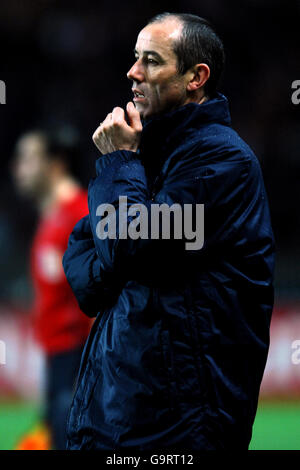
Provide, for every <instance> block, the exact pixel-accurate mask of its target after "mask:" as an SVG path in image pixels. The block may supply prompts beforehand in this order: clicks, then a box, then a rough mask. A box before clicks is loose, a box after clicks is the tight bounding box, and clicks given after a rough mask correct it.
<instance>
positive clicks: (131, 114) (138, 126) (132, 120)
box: [126, 101, 143, 131]
mask: <svg viewBox="0 0 300 470" xmlns="http://www.w3.org/2000/svg"><path fill="white" fill-rule="evenodd" d="M126 111H127V114H128V121H129V125H130V127H132V128H133V129H134V130H136V131H141V130H142V129H143V125H142V121H141V117H140V113H139V112H138V110H137V109H136V107H135V106H134V104H133V103H132V101H130V102H129V103H127V106H126Z"/></svg>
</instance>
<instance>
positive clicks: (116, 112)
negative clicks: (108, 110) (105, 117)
mask: <svg viewBox="0 0 300 470" xmlns="http://www.w3.org/2000/svg"><path fill="white" fill-rule="evenodd" d="M112 120H113V122H115V123H119V124H124V123H126V121H125V111H124V109H122V108H119V107H116V108H114V109H113V112H112Z"/></svg>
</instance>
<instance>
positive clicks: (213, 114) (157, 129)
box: [138, 93, 231, 178]
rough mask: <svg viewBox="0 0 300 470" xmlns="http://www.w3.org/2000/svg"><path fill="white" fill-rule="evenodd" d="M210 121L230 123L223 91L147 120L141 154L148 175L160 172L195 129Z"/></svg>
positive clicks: (226, 124) (140, 149) (141, 143)
mask: <svg viewBox="0 0 300 470" xmlns="http://www.w3.org/2000/svg"><path fill="white" fill-rule="evenodd" d="M209 123H219V124H222V125H225V126H230V125H231V118H230V112H229V104H228V100H227V98H226V97H225V96H224V95H222V94H221V93H216V95H215V96H214V97H213V98H211V99H209V100H208V101H205V102H204V103H202V104H198V103H189V104H186V105H185V106H182V107H180V108H177V109H175V110H173V111H170V112H168V113H165V114H162V115H159V116H156V117H153V118H150V119H148V120H147V121H144V122H143V131H142V136H141V142H140V146H139V150H138V154H139V156H140V159H141V161H142V163H143V165H144V166H145V169H146V172H147V174H148V176H149V177H150V178H153V177H154V176H155V175H157V173H158V172H159V170H160V169H161V168H162V166H163V164H164V162H165V160H166V159H167V158H168V156H169V155H170V154H171V153H172V152H173V151H174V150H175V149H176V148H179V147H181V146H182V145H184V144H185V142H186V141H187V140H189V139H190V131H191V130H192V129H200V128H201V127H202V128H203V127H205V126H206V125H207V124H209Z"/></svg>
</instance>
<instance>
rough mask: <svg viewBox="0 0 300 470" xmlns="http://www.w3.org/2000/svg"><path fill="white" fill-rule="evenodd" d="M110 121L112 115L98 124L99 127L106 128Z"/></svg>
mask: <svg viewBox="0 0 300 470" xmlns="http://www.w3.org/2000/svg"><path fill="white" fill-rule="evenodd" d="M111 119H112V113H109V114H108V115H107V116H106V118H105V119H104V121H103V122H102V123H101V124H100V127H104V126H106V125H107V124H110V123H111Z"/></svg>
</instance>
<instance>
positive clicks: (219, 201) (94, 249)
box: [63, 13, 274, 451]
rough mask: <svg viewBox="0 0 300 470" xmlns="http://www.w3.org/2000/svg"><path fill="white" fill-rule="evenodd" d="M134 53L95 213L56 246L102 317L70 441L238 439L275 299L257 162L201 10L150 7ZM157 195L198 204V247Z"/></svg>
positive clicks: (254, 395)
mask: <svg viewBox="0 0 300 470" xmlns="http://www.w3.org/2000/svg"><path fill="white" fill-rule="evenodd" d="M135 56H136V61H135V63H134V65H133V66H132V68H131V69H130V71H129V72H128V78H129V79H130V80H132V82H133V88H132V89H133V94H134V98H133V101H134V103H135V106H134V105H133V103H128V105H127V108H126V109H127V114H128V122H127V121H126V119H125V113H124V110H122V109H121V108H115V109H114V110H113V111H112V113H110V114H109V115H108V116H107V117H106V119H105V120H104V121H103V122H102V123H101V124H100V126H99V127H98V129H97V130H96V131H95V133H94V135H93V140H94V142H95V144H96V146H97V147H98V149H99V151H100V152H101V153H102V154H103V156H101V157H100V158H99V159H98V160H97V162H96V170H97V176H96V178H94V179H93V180H92V181H91V183H90V186H89V195H88V199H89V217H85V218H83V219H82V220H81V221H80V222H79V223H78V224H77V225H76V227H75V228H74V231H73V233H72V235H71V237H70V240H69V246H68V249H67V251H66V253H65V255H64V258H63V265H64V269H65V272H66V275H67V278H68V280H69V282H70V284H71V286H72V288H73V290H74V292H75V294H76V297H77V300H78V302H79V304H80V306H81V308H82V310H83V311H84V312H85V313H87V314H88V315H90V316H97V318H96V320H95V323H94V326H93V329H92V332H91V334H90V337H89V340H88V342H87V344H86V347H85V351H84V356H83V360H82V366H81V370H80V374H79V381H78V388H77V391H76V394H75V397H74V400H73V405H72V408H71V412H70V415H69V424H68V436H69V441H68V448H69V449H122V448H126V449H127V450H129V449H131V450H132V449H135V450H138V451H142V450H153V449H157V448H159V449H167V448H168V449H175V450H176V451H179V450H180V449H190V450H210V449H231V448H232V449H247V448H248V445H249V442H250V439H251V430H252V424H253V421H254V417H255V413H256V408H257V400H258V393H259V387H260V383H261V379H262V375H263V371H264V367H265V363H266V358H267V352H268V345H269V324H270V317H271V312H272V305H273V286H272V282H273V263H274V242H273V235H272V230H271V226H270V219H269V211H268V204H267V199H266V193H265V189H264V184H263V179H262V175H261V170H260V167H259V164H258V161H257V159H256V157H255V156H254V154H253V152H252V151H251V149H250V148H249V147H248V146H247V145H246V144H245V143H244V142H243V141H242V140H241V138H240V137H239V136H238V135H237V134H236V132H235V131H234V130H232V128H231V127H230V115H229V111H228V103H227V100H226V98H225V97H224V96H223V95H221V94H219V93H217V92H216V86H217V83H218V80H219V77H220V74H221V71H222V68H223V62H224V51H223V46H222V43H221V41H220V39H219V38H218V37H217V35H216V34H215V33H214V31H213V30H212V28H211V27H210V25H209V24H208V23H207V21H205V20H204V19H201V18H199V17H196V16H193V15H188V14H168V13H166V14H163V15H159V16H158V17H155V18H154V19H153V20H151V21H150V22H149V24H148V25H147V26H146V27H145V28H144V29H143V30H142V31H141V32H140V34H139V36H138V39H137V43H136V47H135ZM141 118H142V119H143V123H142V122H141ZM122 198H123V199H122ZM125 198H126V199H125ZM124 201H125V202H127V207H128V206H129V207H130V211H129V210H128V211H127V212H126V211H124V207H123V203H124ZM158 204H159V205H163V204H164V206H160V208H161V209H163V207H164V209H165V208H166V207H169V208H170V207H172V206H173V205H175V204H176V207H177V209H178V207H181V208H183V209H184V208H185V207H186V206H188V205H189V207H192V212H193V213H194V215H196V214H197V208H198V207H201V205H202V204H204V214H205V239H204V244H203V246H202V245H201V244H200V249H199V247H197V249H196V248H195V247H193V246H192V247H189V248H188V249H187V246H186V239H188V238H189V237H188V236H187V235H188V234H187V233H186V232H185V234H184V236H182V238H181V239H180V237H178V232H180V230H179V229H180V228H182V226H181V225H180V223H181V222H180V221H179V222H178V219H176V217H177V214H176V213H175V212H176V211H172V217H170V220H169V222H170V227H172V229H170V236H169V237H168V236H167V237H166V236H165V231H164V228H163V222H164V217H162V220H160V223H158V225H157V221H155V220H154V219H152V216H151V210H152V209H154V206H156V208H157V205H158ZM185 205H186V206H185ZM105 208H106V212H105ZM145 208H146V211H145ZM137 209H138V210H137ZM173 209H174V206H173ZM142 212H143V218H142V217H141V213H142ZM145 213H146V216H145ZM107 214H108V215H107ZM147 214H148V215H147ZM134 215H135V216H136V217H134ZM169 215H170V214H169ZM145 217H146V219H145ZM147 217H148V218H147ZM116 221H117V222H116ZM184 222H185V221H184ZM145 223H147V224H148V233H152V229H153V233H156V236H155V237H152V238H151V237H148V238H147V237H146V236H145V234H144V233H142V227H141V226H142V224H144V226H145ZM196 223H197V221H196ZM178 224H179V225H178ZM183 225H184V224H183ZM149 227H150V228H149ZM184 228H185V226H184ZM202 228H203V227H202ZM127 229H128V230H127ZM139 229H140V234H138V231H139ZM126 230H127V231H126ZM129 233H131V234H132V236H129ZM139 235H140V236H139ZM142 235H143V236H142ZM167 235H168V232H167Z"/></svg>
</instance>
